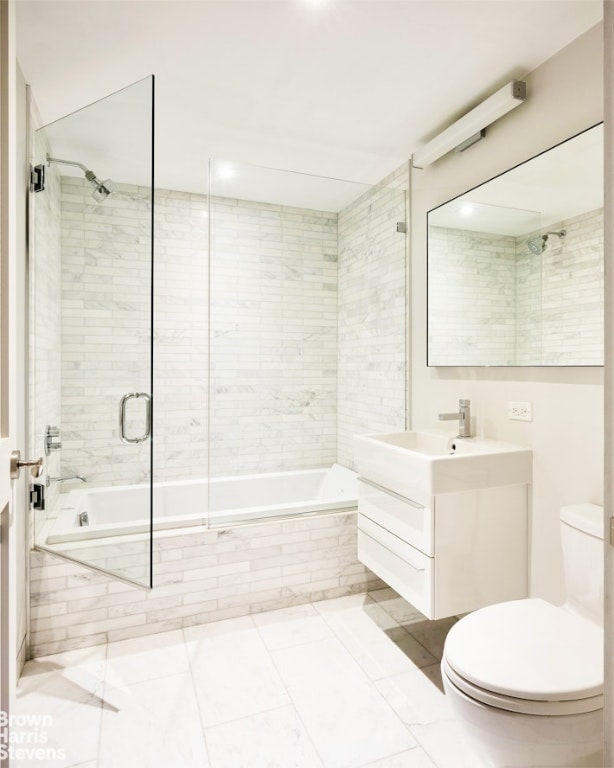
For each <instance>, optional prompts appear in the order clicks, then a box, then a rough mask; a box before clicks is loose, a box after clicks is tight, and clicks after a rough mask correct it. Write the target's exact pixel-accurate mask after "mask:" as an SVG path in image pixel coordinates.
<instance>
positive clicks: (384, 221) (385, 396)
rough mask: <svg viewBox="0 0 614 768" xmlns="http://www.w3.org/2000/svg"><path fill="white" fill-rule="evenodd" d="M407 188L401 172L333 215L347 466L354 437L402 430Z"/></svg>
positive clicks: (342, 446) (342, 452)
mask: <svg viewBox="0 0 614 768" xmlns="http://www.w3.org/2000/svg"><path fill="white" fill-rule="evenodd" d="M407 185H408V171H407V168H406V167H405V166H402V167H401V168H400V169H399V170H398V171H397V172H395V173H394V174H392V175H391V176H390V177H388V178H387V179H384V180H383V181H382V183H381V184H380V185H378V186H376V187H374V188H373V189H372V190H369V191H368V192H367V193H366V194H364V195H363V196H362V197H360V198H359V199H358V200H356V201H355V202H354V203H352V204H351V205H350V206H348V207H347V208H345V209H344V210H342V211H341V212H340V213H339V225H338V226H339V307H338V312H339V351H338V355H339V368H338V389H337V461H338V462H339V463H340V464H343V465H344V466H347V467H350V468H354V447H353V438H354V435H358V434H365V433H368V432H380V431H383V432H385V431H394V430H403V429H405V427H406V412H407V370H406V359H407V353H406V350H407V323H408V308H407V282H406V281H407V277H406V273H407V269H406V265H407V257H406V240H407V236H406V235H404V234H402V233H400V232H397V222H406V221H407V212H406V205H407V203H406V192H405V190H406V188H407Z"/></svg>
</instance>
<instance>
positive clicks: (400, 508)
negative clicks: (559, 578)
mask: <svg viewBox="0 0 614 768" xmlns="http://www.w3.org/2000/svg"><path fill="white" fill-rule="evenodd" d="M528 489H529V486H528V485H527V484H513V485H506V486H496V487H487V488H478V489H472V490H464V491H458V492H453V493H436V494H434V495H431V496H428V497H424V496H422V497H421V498H420V500H418V501H417V500H416V499H411V498H407V497H405V496H403V495H401V494H399V493H396V492H395V491H393V490H391V489H389V488H385V487H383V486H381V485H379V484H378V483H375V482H372V481H371V480H369V479H368V478H360V479H359V493H358V558H359V560H360V561H361V562H362V563H364V564H365V565H366V566H367V567H368V568H370V569H371V570H372V571H373V572H374V573H375V574H377V575H378V576H379V577H380V578H381V579H382V580H383V581H385V582H386V583H387V584H389V585H390V586H391V587H392V588H393V589H394V590H396V591H397V592H398V593H399V594H400V595H401V596H402V597H403V598H405V599H406V600H407V601H408V602H410V603H411V604H412V605H414V606H415V607H416V608H417V609H418V610H419V611H420V612H421V613H423V614H424V615H425V616H426V617H427V618H429V619H441V618H444V617H446V616H454V615H458V614H461V613H467V612H469V611H473V610H475V609H477V608H481V607H483V606H485V605H490V604H492V603H498V602H503V601H505V600H515V599H520V598H524V597H526V596H527V592H528V583H527V582H528V562H527V558H528V551H527V550H528V530H527V528H528Z"/></svg>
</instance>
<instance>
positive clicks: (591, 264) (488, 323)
mask: <svg viewBox="0 0 614 768" xmlns="http://www.w3.org/2000/svg"><path fill="white" fill-rule="evenodd" d="M548 229H549V230H553V231H559V230H561V229H565V230H566V232H567V235H566V237H565V239H564V241H561V240H559V239H558V238H557V237H555V236H550V238H549V240H548V247H547V248H546V250H545V251H544V252H543V253H542V254H541V255H536V254H533V253H531V252H530V251H529V249H528V247H527V239H528V238H530V237H532V236H534V235H538V234H540V233H527V234H524V235H522V236H520V237H504V236H499V235H491V234H487V233H482V232H471V231H464V230H455V229H445V228H440V227H430V228H429V307H430V308H429V361H430V362H431V364H435V365H436V364H441V365H462V364H464V363H465V364H466V361H467V351H468V350H470V352H471V360H472V364H474V365H510V364H511V365H599V364H600V363H601V355H602V350H603V322H602V317H603V210H602V209H600V210H596V211H590V212H588V213H585V214H582V215H579V216H575V217H573V218H571V219H566V220H565V221H560V222H557V223H555V224H552V225H550V226H549V227H548ZM442 303H445V312H442V313H441V314H440V316H438V315H437V313H436V312H435V311H433V305H434V304H438V305H440V304H442ZM450 309H454V310H456V314H457V317H458V322H457V324H456V325H455V326H454V327H450V324H449V312H450Z"/></svg>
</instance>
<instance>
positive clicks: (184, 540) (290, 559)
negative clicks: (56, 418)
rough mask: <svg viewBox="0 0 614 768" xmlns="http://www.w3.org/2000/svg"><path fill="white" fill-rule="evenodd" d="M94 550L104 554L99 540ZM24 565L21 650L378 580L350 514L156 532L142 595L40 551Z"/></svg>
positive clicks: (92, 641) (199, 619) (318, 595)
mask: <svg viewBox="0 0 614 768" xmlns="http://www.w3.org/2000/svg"><path fill="white" fill-rule="evenodd" d="M125 538H126V539H127V538H128V537H125ZM136 545H137V546H138V541H136ZM94 547H95V545H91V546H90V547H89V548H90V549H92V548H94ZM100 547H101V552H102V554H103V556H104V557H113V552H112V547H110V545H109V542H108V540H107V541H101V543H100ZM74 548H75V553H74V554H75V556H77V552H78V551H79V545H77V544H75V545H74ZM115 555H116V553H115ZM30 565H31V606H32V607H31V636H30V653H31V656H41V655H45V654H49V653H57V652H59V651H64V650H69V649H74V648H84V647H88V646H92V645H99V644H102V643H105V642H107V641H113V640H122V639H125V638H131V637H141V636H143V635H149V634H154V633H157V632H164V631H167V630H171V629H179V628H182V627H188V626H192V625H194V624H204V623H207V622H211V621H217V620H219V619H226V618H230V617H234V616H244V615H247V614H250V613H259V612H260V611H266V610H271V609H273V608H281V607H285V606H290V605H298V604H303V603H308V602H310V601H313V600H322V599H325V598H329V597H339V596H342V595H349V594H353V593H359V592H366V591H367V590H368V589H374V588H375V589H376V588H378V587H381V586H383V585H382V584H381V582H380V581H379V579H377V578H376V577H375V576H374V575H373V574H372V573H371V572H370V571H368V570H367V569H366V568H365V567H364V566H363V565H362V564H361V563H359V562H358V560H357V554H356V512H355V511H354V512H335V513H330V514H320V515H313V516H309V517H305V518H302V519H300V518H296V519H293V520H284V521H264V522H257V523H249V524H245V525H242V526H238V527H234V528H226V529H218V530H216V529H214V530H203V531H202V532H200V533H195V532H194V531H191V532H190V533H189V534H182V533H181V532H180V531H178V532H174V533H168V532H165V535H160V536H157V537H156V538H155V541H154V589H153V590H151V591H146V590H142V589H139V588H137V587H132V586H130V585H127V584H125V583H122V582H118V581H115V580H114V579H113V578H111V577H107V576H104V575H102V574H100V573H96V572H94V571H90V570H88V569H85V568H82V567H80V566H78V565H75V564H73V563H68V562H65V561H63V560H61V559H59V558H56V557H54V556H53V555H50V554H47V553H45V552H38V551H32V552H31V553H30Z"/></svg>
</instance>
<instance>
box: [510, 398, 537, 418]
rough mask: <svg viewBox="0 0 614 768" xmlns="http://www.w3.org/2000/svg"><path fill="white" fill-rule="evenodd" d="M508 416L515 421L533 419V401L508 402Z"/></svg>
mask: <svg viewBox="0 0 614 768" xmlns="http://www.w3.org/2000/svg"><path fill="white" fill-rule="evenodd" d="M507 417H508V419H512V420H513V421H533V408H532V406H531V403H520V402H510V403H508V404H507Z"/></svg>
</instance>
